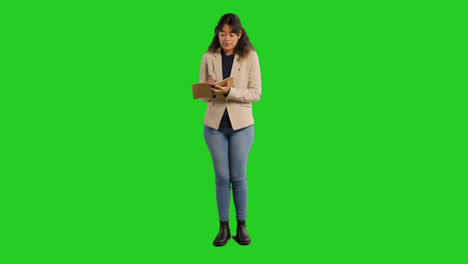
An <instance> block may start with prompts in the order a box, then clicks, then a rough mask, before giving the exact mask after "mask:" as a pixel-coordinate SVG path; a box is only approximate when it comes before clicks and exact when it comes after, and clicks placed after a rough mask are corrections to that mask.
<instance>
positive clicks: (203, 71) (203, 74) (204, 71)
mask: <svg viewBox="0 0 468 264" xmlns="http://www.w3.org/2000/svg"><path fill="white" fill-rule="evenodd" d="M207 80H208V68H207V65H206V58H205V54H203V56H202V61H201V66H200V76H199V78H198V82H199V83H205V82H207ZM200 100H202V101H203V102H209V101H211V98H200Z"/></svg>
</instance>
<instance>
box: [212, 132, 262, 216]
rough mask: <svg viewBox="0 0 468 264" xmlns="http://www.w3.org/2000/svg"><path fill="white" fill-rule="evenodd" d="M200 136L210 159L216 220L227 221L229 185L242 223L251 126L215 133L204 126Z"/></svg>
mask: <svg viewBox="0 0 468 264" xmlns="http://www.w3.org/2000/svg"><path fill="white" fill-rule="evenodd" d="M203 134H204V137H205V142H206V145H207V146H208V149H209V150H210V154H211V159H212V160H213V167H214V172H215V182H216V202H217V205H218V215H219V220H220V221H228V220H229V204H230V199H231V185H232V192H233V197H234V205H235V207H236V219H238V220H242V221H245V219H246V216H247V177H246V170H247V158H248V155H249V152H250V148H251V147H252V144H253V140H254V127H253V125H251V126H248V127H245V128H241V129H238V130H233V129H232V128H220V129H219V130H216V129H213V128H211V127H209V126H207V125H205V127H204V131H203Z"/></svg>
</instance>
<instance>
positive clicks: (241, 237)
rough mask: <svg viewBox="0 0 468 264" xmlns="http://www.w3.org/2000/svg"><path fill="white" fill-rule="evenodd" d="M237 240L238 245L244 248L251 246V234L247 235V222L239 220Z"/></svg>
mask: <svg viewBox="0 0 468 264" xmlns="http://www.w3.org/2000/svg"><path fill="white" fill-rule="evenodd" d="M235 240H236V241H237V243H239V244H240V245H243V246H245V245H248V244H250V237H249V234H247V228H246V226H245V221H239V220H237V234H236V239H235Z"/></svg>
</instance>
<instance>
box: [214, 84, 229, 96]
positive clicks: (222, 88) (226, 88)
mask: <svg viewBox="0 0 468 264" xmlns="http://www.w3.org/2000/svg"><path fill="white" fill-rule="evenodd" d="M215 87H216V88H211V94H213V95H223V94H227V93H228V92H229V85H228V84H226V86H219V85H215Z"/></svg>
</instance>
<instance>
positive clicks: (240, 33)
mask: <svg viewBox="0 0 468 264" xmlns="http://www.w3.org/2000/svg"><path fill="white" fill-rule="evenodd" d="M241 37H242V29H241V30H240V31H239V39H240V38H241Z"/></svg>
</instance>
